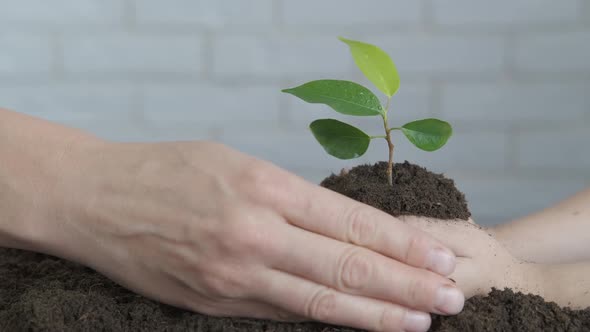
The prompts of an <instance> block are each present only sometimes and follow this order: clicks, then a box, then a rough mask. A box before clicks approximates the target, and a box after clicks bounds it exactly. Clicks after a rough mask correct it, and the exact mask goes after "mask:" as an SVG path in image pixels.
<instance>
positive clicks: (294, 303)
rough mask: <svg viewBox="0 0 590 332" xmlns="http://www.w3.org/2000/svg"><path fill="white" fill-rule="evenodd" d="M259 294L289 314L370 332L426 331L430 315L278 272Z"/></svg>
mask: <svg viewBox="0 0 590 332" xmlns="http://www.w3.org/2000/svg"><path fill="white" fill-rule="evenodd" d="M263 282H264V284H265V285H266V287H265V291H264V293H263V294H262V295H263V298H264V299H265V300H266V301H268V302H269V303H273V304H275V305H277V306H279V307H281V308H283V309H285V310H287V311H289V312H292V313H295V314H297V315H300V316H304V317H309V318H310V319H313V320H317V321H322V322H325V323H329V324H335V325H344V326H350V327H354V328H360V329H367V330H371V331H407V332H412V331H426V330H428V328H429V327H430V315H428V314H427V313H424V312H420V311H415V310H411V309H407V308H405V307H403V306H400V305H398V304H394V303H389V302H385V301H380V300H376V299H370V298H365V297H359V296H355V295H351V294H346V293H342V292H339V291H337V290H335V289H332V288H329V287H326V286H323V285H319V284H317V283H314V282H312V281H309V280H306V279H304V278H300V277H297V276H294V275H292V274H289V273H285V272H282V271H278V270H277V271H274V273H268V274H266V276H265V278H264V279H263Z"/></svg>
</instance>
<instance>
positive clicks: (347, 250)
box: [44, 142, 464, 331]
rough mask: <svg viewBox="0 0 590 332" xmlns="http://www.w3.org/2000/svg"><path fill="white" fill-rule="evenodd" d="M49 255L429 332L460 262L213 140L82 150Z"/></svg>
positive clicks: (244, 312) (303, 314)
mask: <svg viewBox="0 0 590 332" xmlns="http://www.w3.org/2000/svg"><path fill="white" fill-rule="evenodd" d="M62 165H63V167H62V173H63V174H62V176H61V177H60V178H61V179H63V180H61V181H60V182H59V183H58V184H56V186H55V195H53V196H55V197H58V198H59V200H60V202H61V204H62V205H66V206H67V209H65V210H64V211H61V212H60V214H59V215H58V216H57V217H56V219H58V220H63V221H64V222H63V224H60V225H58V226H55V225H51V226H48V229H46V230H44V232H45V233H46V234H48V235H49V237H48V238H51V239H52V241H49V243H47V245H46V248H45V251H46V252H49V253H52V254H56V255H58V256H62V257H66V258H69V259H72V260H75V261H78V262H81V263H83V264H86V265H89V266H91V267H93V268H95V269H96V270H98V271H100V272H102V273H104V274H105V275H107V276H108V277H110V278H112V279H113V280H115V281H117V282H119V283H120V284H121V285H123V286H126V287H128V288H130V289H133V290H135V291H136V292H138V293H140V294H143V295H145V296H147V297H150V298H153V299H156V300H159V301H162V302H165V303H168V304H171V305H174V306H178V307H182V308H186V309H189V310H194V311H197V312H201V313H205V314H210V315H215V316H247V317H256V318H270V319H275V320H287V321H289V320H309V319H311V320H319V321H323V322H327V323H332V324H338V325H346V326H351V327H356V328H363V329H369V330H376V331H386V330H387V331H390V330H392V331H394V330H404V331H423V330H426V329H427V328H428V326H429V324H430V317H429V315H428V314H427V312H435V313H440V314H456V313H458V312H459V311H460V310H461V309H462V307H463V302H464V297H463V295H462V293H461V292H460V291H459V290H458V289H457V288H456V287H455V285H454V284H453V283H452V282H451V281H450V280H449V279H448V278H445V277H444V276H445V275H448V274H450V273H451V272H453V269H454V266H455V257H454V255H453V254H452V252H451V251H450V250H448V249H446V247H445V246H444V245H443V244H442V243H441V242H440V241H437V240H435V239H434V238H432V237H430V236H429V235H427V234H426V233H424V232H422V231H419V230H417V229H415V228H413V227H411V226H408V225H406V224H404V223H402V222H400V221H399V220H397V219H396V218H393V217H391V216H389V215H387V214H385V213H383V212H380V211H378V210H376V209H373V208H370V207H368V206H366V205H363V204H361V203H358V202H356V201H353V200H351V199H348V198H346V197H344V196H341V195H339V194H336V193H333V192H331V191H329V190H327V189H325V188H321V187H319V186H317V185H313V184H310V183H308V182H306V181H304V180H303V179H301V178H299V177H297V176H294V175H292V174H290V173H288V172H286V171H284V170H282V169H280V168H278V167H275V166H273V165H271V164H269V163H266V162H263V161H260V160H257V159H254V158H252V157H249V156H247V155H244V154H242V153H239V152H237V151H234V150H232V149H229V148H227V147H225V146H222V145H219V144H215V143H209V142H171V143H143V144H140V143H137V144H131V143H106V142H95V143H92V144H85V145H84V146H83V147H77V146H73V147H72V148H71V149H70V150H69V152H68V154H67V155H66V156H64V157H63V158H62Z"/></svg>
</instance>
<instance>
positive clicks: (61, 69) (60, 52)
mask: <svg viewBox="0 0 590 332" xmlns="http://www.w3.org/2000/svg"><path fill="white" fill-rule="evenodd" d="M60 37H61V36H60V34H59V33H57V32H52V33H51V36H50V39H51V56H52V63H51V74H50V77H51V76H52V77H57V78H62V77H64V76H65V54H64V48H63V42H62V40H61V38H60Z"/></svg>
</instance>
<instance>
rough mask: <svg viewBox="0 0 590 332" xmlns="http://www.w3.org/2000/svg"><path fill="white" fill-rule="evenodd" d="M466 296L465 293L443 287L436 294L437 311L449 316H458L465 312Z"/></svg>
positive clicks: (450, 287) (449, 287) (453, 288)
mask: <svg viewBox="0 0 590 332" xmlns="http://www.w3.org/2000/svg"><path fill="white" fill-rule="evenodd" d="M464 304H465V296H463V293H462V292H461V291H460V290H459V289H458V288H455V287H452V286H442V287H441V288H439V289H438V291H437V292H436V304H435V308H436V310H438V311H440V312H441V313H445V314H447V315H456V314H458V313H460V312H461V310H463V305H464Z"/></svg>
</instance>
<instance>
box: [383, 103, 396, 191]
mask: <svg viewBox="0 0 590 332" xmlns="http://www.w3.org/2000/svg"><path fill="white" fill-rule="evenodd" d="M390 101H391V98H388V99H387V104H386V105H385V115H384V116H383V128H384V129H385V140H386V141H387V147H388V148H389V161H388V162H387V182H388V183H389V185H390V186H393V148H394V146H393V143H392V142H391V131H390V130H389V129H388V128H387V127H388V126H387V114H388V112H389V103H390Z"/></svg>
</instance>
